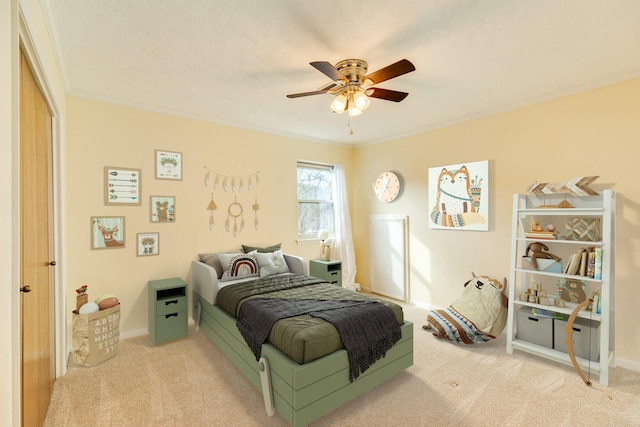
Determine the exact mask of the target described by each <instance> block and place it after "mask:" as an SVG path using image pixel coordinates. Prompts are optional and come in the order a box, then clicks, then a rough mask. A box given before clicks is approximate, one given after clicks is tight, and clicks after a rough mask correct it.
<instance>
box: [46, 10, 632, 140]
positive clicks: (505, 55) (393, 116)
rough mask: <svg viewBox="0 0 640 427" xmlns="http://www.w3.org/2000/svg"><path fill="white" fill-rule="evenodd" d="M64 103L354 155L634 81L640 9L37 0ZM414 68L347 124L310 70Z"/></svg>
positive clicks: (322, 82)
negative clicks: (387, 97)
mask: <svg viewBox="0 0 640 427" xmlns="http://www.w3.org/2000/svg"><path fill="white" fill-rule="evenodd" d="M42 1H43V4H44V6H45V11H46V13H47V15H48V19H49V21H50V22H49V24H50V30H51V34H52V37H53V39H54V41H55V44H56V48H57V49H58V54H59V56H60V59H61V64H60V67H61V69H62V72H63V75H64V79H65V84H66V85H67V90H68V92H69V94H71V95H75V96H80V97H87V98H92V99H98V100H103V101H107V102H113V103H117V104H125V105H132V106H137V107H141V108H145V109H150V110H154V111H161V112H167V113H170V114H175V115H180V116H187V117H193V118H198V119H203V120H206V121H211V122H215V123H222V124H229V125H233V126H239V127H243V128H250V129H256V130H260V131H265V132H271V133H276V134H281V135H287V136H293V137H296V138H304V139H311V140H315V141H326V142H332V143H339V144H350V145H358V144H363V143H371V142H378V141H383V140H388V139H393V138H397V137H400V136H403V135H409V134H414V133H417V132H421V131H425V130H428V129H433V128H436V127H440V126H444V125H447V124H451V123H456V122H460V121H464V120H468V119H471V118H474V117H479V116H483V115H486V114H490V113H493V112H498V111H504V110H508V109H511V108H515V107H520V106H524V105H528V104H532V103H535V102H538V101H543V100H547V99H552V98H554V97H558V96H563V95H567V94H571V93H574V92H578V91H582V90H585V89H590V88H595V87H599V86H603V85H606V84H610V83H614V82H618V81H622V80H626V79H629V78H634V77H638V76H640V0H429V1H427V0H385V1H380V0H369V1H366V0H341V1H333V0H327V1H318V0H270V1H266V0H42ZM347 58H359V59H364V60H365V61H367V62H368V63H369V71H370V72H371V71H375V70H377V69H379V68H382V67H385V66H387V65H389V64H391V63H393V62H396V61H398V60H400V59H402V58H406V59H409V60H410V61H411V62H413V63H414V65H415V66H416V71H414V72H412V73H409V74H406V75H403V76H400V77H397V78H395V79H392V80H389V81H386V82H384V83H382V84H380V85H379V86H380V87H383V88H386V89H393V90H399V91H405V92H409V96H408V97H407V98H406V99H405V100H404V101H402V102H400V103H395V102H389V101H384V100H380V99H373V100H372V102H371V106H370V107H369V108H368V109H367V110H366V111H365V112H364V113H363V115H362V116H359V117H354V118H352V120H351V126H352V128H353V135H350V134H349V127H348V125H347V117H346V114H343V115H337V114H333V113H331V110H330V109H329V104H330V102H331V96H330V95H326V94H323V95H316V96H309V97H304V98H297V99H288V98H286V94H289V93H296V92H306V91H312V90H316V89H318V88H320V87H322V86H323V85H326V84H327V83H329V82H330V80H329V79H328V78H327V77H326V76H325V75H324V74H322V73H320V72H319V71H317V70H316V69H314V68H313V67H311V66H310V65H309V62H311V61H328V62H331V63H332V64H335V63H336V62H338V61H340V60H342V59H347Z"/></svg>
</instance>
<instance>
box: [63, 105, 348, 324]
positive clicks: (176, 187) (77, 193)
mask: <svg viewBox="0 0 640 427" xmlns="http://www.w3.org/2000/svg"><path fill="white" fill-rule="evenodd" d="M156 149H162V150H169V151H178V152H181V153H182V155H183V179H182V180H181V181H168V180H157V179H155V177H154V151H155V150H156ZM352 154H353V151H352V150H351V149H347V148H342V147H338V146H329V145H325V144H317V143H310V142H306V141H300V140H294V139H290V138H284V137H281V136H276V135H268V134H264V133H259V132H253V131H250V130H242V129H237V128H233V127H228V126H221V125H215V124H210V123H204V122H201V121H196V120H190V119H186V118H180V117H175V116H168V115H164V114H158V113H153V112H147V111H142V110H137V109H132V108H126V107H122V106H115V105H111V104H105V103H100V102H93V101H87V100H84V99H79V98H71V97H70V98H68V99H67V117H66V146H65V176H66V177H65V188H64V192H65V195H66V196H65V197H66V200H65V222H66V236H65V238H66V253H65V257H64V258H65V260H66V264H65V267H66V269H67V276H66V277H67V283H66V286H67V296H68V306H69V307H70V309H71V308H73V307H75V300H74V299H75V294H74V290H75V289H76V288H78V287H80V286H81V285H83V284H86V285H87V286H88V288H89V298H90V299H95V298H97V297H99V296H100V295H102V294H105V293H113V294H116V295H117V296H118V297H119V298H120V301H121V310H122V318H121V325H120V331H121V333H122V334H125V335H126V334H132V333H139V332H144V331H145V330H146V329H147V294H146V284H147V281H149V280H153V279H159V278H166V277H175V276H178V277H182V278H183V279H185V280H187V281H190V276H189V271H190V263H191V260H192V259H195V258H196V256H197V254H198V253H199V252H218V251H224V250H234V249H240V245H241V244H249V245H271V244H274V243H278V242H281V243H282V248H283V250H284V251H285V252H288V253H295V254H299V255H301V256H304V257H305V258H306V259H310V258H315V257H317V251H318V250H317V246H316V245H304V244H300V245H298V244H297V243H296V237H297V203H296V201H297V199H296V160H298V159H304V160H314V161H320V162H326V163H342V164H344V165H345V169H346V170H347V179H348V180H351V174H350V169H351V163H352ZM105 166H112V167H126V168H138V169H142V193H143V195H142V205H141V206H111V205H110V206H105V205H104V201H103V197H104V192H103V191H104V176H103V175H104V167H105ZM205 166H207V167H208V168H210V169H212V170H214V171H216V172H218V173H221V174H224V175H229V176H243V175H249V174H252V173H254V172H256V171H260V186H259V187H256V186H255V185H254V186H253V190H252V191H251V192H250V193H249V192H247V190H246V188H245V190H244V191H243V192H241V193H237V197H238V202H239V203H241V204H242V205H243V207H244V212H245V213H244V217H245V222H246V226H245V228H244V231H243V232H242V233H240V234H238V236H237V237H235V238H234V237H233V235H232V234H231V233H228V232H226V231H225V229H224V221H225V219H226V213H227V207H228V206H229V204H230V203H231V202H233V200H234V193H231V192H230V191H229V192H227V193H225V192H224V191H223V190H222V189H221V188H220V187H218V189H217V190H216V191H214V194H213V197H214V201H215V203H216V204H217V206H218V209H217V210H216V211H214V220H215V226H214V230H213V231H210V230H209V211H207V210H206V207H207V205H208V203H209V201H210V199H211V193H212V191H213V188H212V185H211V184H210V186H209V187H205V185H204V175H205V172H206V169H205V168H204V167H205ZM212 180H213V177H212ZM151 195H159V196H174V197H175V198H176V199H175V200H176V221H175V223H157V222H156V223H151V222H150V219H149V218H150V210H149V203H150V202H149V196H151ZM256 196H257V197H258V204H259V205H260V210H259V211H258V218H259V222H260V226H259V229H258V230H257V231H256V230H255V228H254V227H253V220H254V211H253V210H252V209H251V205H253V203H254V202H255V197H256ZM91 216H124V217H125V224H126V232H125V237H126V246H125V248H123V249H100V250H91V249H90V217H91ZM146 232H158V233H160V255H158V256H148V257H137V256H136V244H135V242H136V240H135V239H136V233H146ZM69 311H70V310H69Z"/></svg>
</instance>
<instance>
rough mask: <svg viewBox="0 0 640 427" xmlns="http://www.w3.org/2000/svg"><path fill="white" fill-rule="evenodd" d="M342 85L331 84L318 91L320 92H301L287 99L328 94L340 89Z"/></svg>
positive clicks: (288, 96)
mask: <svg viewBox="0 0 640 427" xmlns="http://www.w3.org/2000/svg"><path fill="white" fill-rule="evenodd" d="M338 86H340V85H338V84H336V83H333V82H332V83H329V84H328V85H326V86H324V87H322V88H320V89H318V90H313V91H311V92H301V93H292V94H290V95H287V98H300V97H302V96H310V95H321V94H323V93H327V92H329V91H330V90H332V89H334V88H336V87H338Z"/></svg>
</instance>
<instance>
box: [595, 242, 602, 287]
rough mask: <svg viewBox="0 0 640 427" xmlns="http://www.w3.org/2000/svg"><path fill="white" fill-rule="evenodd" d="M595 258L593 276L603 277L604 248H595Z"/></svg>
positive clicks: (596, 277) (599, 278)
mask: <svg viewBox="0 0 640 427" xmlns="http://www.w3.org/2000/svg"><path fill="white" fill-rule="evenodd" d="M594 252H595V260H594V267H593V278H594V279H598V280H601V279H602V248H595V251H594Z"/></svg>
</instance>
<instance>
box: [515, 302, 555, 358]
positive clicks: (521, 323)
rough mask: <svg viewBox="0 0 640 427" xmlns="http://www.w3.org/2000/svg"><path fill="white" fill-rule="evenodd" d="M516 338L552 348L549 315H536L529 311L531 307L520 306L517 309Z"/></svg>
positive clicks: (551, 322)
mask: <svg viewBox="0 0 640 427" xmlns="http://www.w3.org/2000/svg"><path fill="white" fill-rule="evenodd" d="M516 338H517V339H519V340H523V341H527V342H530V343H532V344H537V345H541V346H543V347H547V348H553V319H551V318H550V317H536V316H534V315H533V313H532V312H531V308H529V307H522V308H521V309H519V310H518V329H517V331H516Z"/></svg>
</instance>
